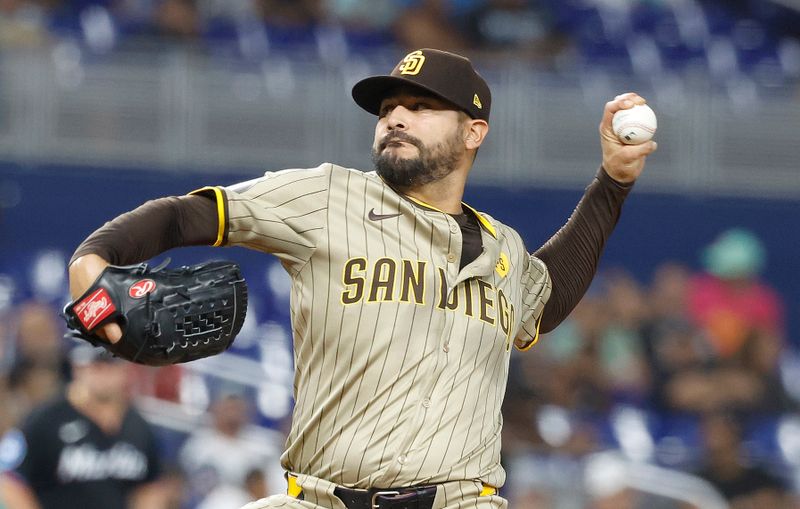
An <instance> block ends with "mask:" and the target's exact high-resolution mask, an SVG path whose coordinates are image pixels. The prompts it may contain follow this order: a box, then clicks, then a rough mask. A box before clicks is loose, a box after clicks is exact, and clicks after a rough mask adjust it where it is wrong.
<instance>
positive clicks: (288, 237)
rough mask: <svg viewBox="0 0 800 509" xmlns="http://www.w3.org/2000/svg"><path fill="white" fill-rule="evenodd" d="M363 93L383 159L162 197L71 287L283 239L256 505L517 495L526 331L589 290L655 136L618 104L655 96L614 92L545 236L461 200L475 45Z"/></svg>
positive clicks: (480, 106)
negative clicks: (280, 350)
mask: <svg viewBox="0 0 800 509" xmlns="http://www.w3.org/2000/svg"><path fill="white" fill-rule="evenodd" d="M352 95H353V98H354V99H355V102H356V103H357V104H358V105H359V106H360V107H362V108H363V109H365V110H366V111H368V112H369V113H372V114H374V115H375V116H376V119H377V121H376V124H375V136H374V141H373V145H372V159H373V165H374V168H373V171H368V172H364V171H359V170H355V169H350V168H343V167H341V166H337V165H336V164H333V163H323V164H320V165H319V166H318V167H316V168H307V169H288V170H283V171H276V172H267V173H266V174H265V175H264V176H262V177H260V178H256V179H254V180H250V181H247V182H242V183H240V184H236V185H233V186H230V187H206V188H203V189H199V190H196V191H193V192H191V193H189V194H188V195H186V196H180V197H168V198H162V199H159V200H154V201H151V202H148V203H146V204H144V205H142V206H141V207H139V208H137V209H136V210H134V211H132V212H129V213H126V214H123V215H121V216H119V217H117V218H116V219H114V220H112V221H110V222H108V223H106V224H105V225H104V226H103V227H101V228H100V229H98V230H97V231H95V232H94V233H93V234H92V235H91V236H89V237H88V238H87V239H86V240H85V241H84V242H83V243H82V244H81V245H80V246H79V247H78V249H77V251H76V252H75V255H74V257H73V260H72V262H71V264H70V283H71V292H72V294H73V298H75V299H78V298H79V297H80V296H81V295H83V294H84V293H85V292H86V290H87V289H88V288H90V287H91V286H92V285H93V284H94V282H95V280H97V279H98V276H99V275H100V274H101V273H102V272H103V270H104V269H105V268H106V267H107V266H108V265H109V264H110V265H114V266H119V265H127V264H134V263H139V262H141V261H143V260H147V259H149V258H151V257H153V256H155V255H157V254H159V253H161V252H163V251H166V250H167V249H170V248H173V247H178V246H189V245H213V246H243V247H247V248H250V249H255V250H259V251H263V252H265V253H272V254H274V255H275V256H277V257H278V258H279V259H280V260H281V262H282V264H283V266H284V267H285V268H286V271H287V272H288V273H289V274H290V275H291V278H292V299H291V315H292V326H293V335H294V355H295V362H296V373H295V379H294V397H295V401H296V405H295V408H294V415H293V421H292V427H291V431H290V433H289V436H288V439H287V442H286V450H285V452H284V454H283V456H282V458H281V461H282V464H283V467H284V468H285V470H286V472H287V479H288V486H289V489H288V493H285V494H277V495H273V496H271V497H268V498H266V499H262V500H258V501H254V502H252V503H250V504H248V505H247V506H246V508H247V509H259V508H273V507H283V508H291V509H301V508H302V509H322V508H324V509H373V508H381V509H387V508H395V509H402V508H406V509H411V508H415V509H423V508H424V509H434V508H435V509H455V508H465V507H474V508H485V509H489V508H505V507H507V502H506V501H505V499H503V497H502V494H501V487H502V486H503V483H504V480H505V472H504V470H503V467H502V466H501V462H500V433H501V428H502V424H503V420H502V416H501V413H500V407H501V404H502V401H503V395H504V392H505V388H506V380H507V374H508V366H509V357H510V355H511V351H512V348H517V349H520V350H526V349H528V348H530V347H531V346H532V345H533V344H534V343H535V342H536V340H537V338H538V335H539V334H540V333H542V332H547V331H550V330H552V329H553V328H555V327H556V326H557V325H558V324H559V323H560V322H561V321H562V320H563V319H564V318H565V317H566V316H567V315H568V314H569V312H570V311H571V310H572V309H573V307H574V306H575V305H576V304H577V302H578V301H579V300H580V298H581V297H582V295H583V294H584V292H585V290H586V289H587V288H588V286H589V283H590V281H591V279H592V277H593V276H594V273H595V270H596V267H597V264H598V260H599V258H600V255H601V252H602V250H603V247H604V245H605V242H606V240H607V239H608V237H609V235H610V234H611V232H612V230H613V228H614V226H615V224H616V222H617V219H618V218H619V215H620V211H621V207H622V204H623V201H624V200H625V197H626V196H627V194H628V192H629V191H630V189H631V186H632V184H633V182H634V181H635V180H636V179H637V178H638V177H639V175H640V173H641V172H642V169H643V167H644V164H645V158H646V156H648V155H649V154H651V153H653V152H654V151H655V149H656V144H655V142H652V141H651V142H646V143H643V144H641V145H630V146H629V145H623V144H622V143H620V141H619V140H618V139H617V138H616V136H615V135H614V133H613V131H612V128H611V118H612V116H613V114H614V113H615V112H617V111H619V110H621V109H627V108H631V107H632V106H634V105H635V104H644V103H645V101H644V99H643V98H641V97H639V96H638V95H636V94H634V93H627V94H623V95H620V96H618V97H616V98H615V99H613V100H611V101H609V102H608V103H607V104H606V105H605V110H604V112H603V117H602V120H601V122H600V143H601V147H602V165H601V167H600V169H599V170H598V172H597V174H596V176H595V178H594V179H593V181H592V182H591V183H590V184H589V185H588V187H587V188H586V192H585V194H584V196H583V198H582V200H581V201H580V203H579V204H578V206H577V208H576V209H575V211H574V213H573V214H572V216H571V217H570V218H569V220H568V222H567V223H566V225H564V227H563V228H561V229H560V230H559V231H558V232H557V233H556V234H555V235H554V236H553V237H552V238H551V239H550V240H549V241H548V242H547V243H546V244H545V245H544V246H542V247H541V248H539V249H538V250H536V251H535V252H533V253H531V252H529V251H528V249H527V248H526V246H525V244H524V242H523V240H522V239H521V238H520V236H519V234H518V233H517V232H516V231H514V230H513V229H511V228H509V227H508V226H506V225H504V224H503V223H501V222H500V221H498V220H497V219H495V218H494V217H492V216H491V215H489V214H487V213H485V212H482V211H477V210H474V209H473V208H471V207H470V206H469V205H467V204H466V203H463V202H462V196H463V193H464V187H465V184H466V182H467V178H468V175H469V172H470V169H471V168H472V165H473V162H474V161H475V157H476V154H477V152H478V149H479V148H480V146H481V144H482V143H483V141H484V140H485V139H486V136H487V135H488V134H489V125H490V124H489V113H490V110H491V104H492V97H491V92H490V90H489V87H488V86H487V84H486V82H485V81H484V79H483V78H482V77H481V76H480V75H479V74H478V73H477V72H476V71H475V69H474V68H473V66H472V63H471V62H470V61H469V60H468V59H466V58H464V57H462V56H459V55H455V54H452V53H448V52H444V51H439V50H434V49H421V50H418V51H414V52H412V53H409V54H408V55H406V56H405V57H404V58H403V59H402V60H401V61H400V62H399V63H398V64H397V65H396V66H395V67H394V69H393V70H392V71H391V73H390V74H388V75H383V76H372V77H368V78H366V79H363V80H361V81H360V82H358V83H356V85H355V86H354V88H353V91H352ZM95 333H96V334H97V336H98V337H101V338H103V341H105V342H107V343H108V344H116V343H117V342H119V341H124V340H125V339H124V336H125V334H126V331H125V327H124V323H122V324H119V323H116V322H115V321H113V320H112V321H110V322H105V323H102V324H100V326H98V327H97V329H96V330H95ZM190 357H191V356H190Z"/></svg>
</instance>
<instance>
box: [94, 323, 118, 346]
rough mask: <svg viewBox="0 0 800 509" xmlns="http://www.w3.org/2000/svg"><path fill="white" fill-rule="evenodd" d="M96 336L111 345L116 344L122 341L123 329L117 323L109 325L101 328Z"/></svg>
mask: <svg viewBox="0 0 800 509" xmlns="http://www.w3.org/2000/svg"><path fill="white" fill-rule="evenodd" d="M96 334H97V335H98V336H100V337H101V338H103V339H105V340H107V341H109V342H110V343H116V342H117V341H119V340H120V339H122V329H121V328H120V326H119V325H117V324H116V323H108V324H106V325H104V326H102V327H100V328H99V329H98V330H97V331H96Z"/></svg>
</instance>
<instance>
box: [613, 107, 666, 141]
mask: <svg viewBox="0 0 800 509" xmlns="http://www.w3.org/2000/svg"><path fill="white" fill-rule="evenodd" d="M611 127H612V129H614V134H616V135H617V138H619V141H621V142H622V143H625V144H626V145H638V144H640V143H644V142H646V141H648V140H651V139H652V138H653V135H654V134H656V129H657V128H658V122H657V121H656V114H655V112H654V111H653V109H652V108H650V106H648V105H646V104H637V105H635V106H634V107H632V108H628V109H627V110H619V111H618V112H616V113H615V114H614V117H613V118H612V119H611Z"/></svg>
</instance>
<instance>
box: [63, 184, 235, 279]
mask: <svg viewBox="0 0 800 509" xmlns="http://www.w3.org/2000/svg"><path fill="white" fill-rule="evenodd" d="M218 225H219V216H218V212H217V205H216V203H215V201H214V200H213V199H209V198H206V197H205V196H202V195H192V196H180V197H176V196H170V197H166V198H159V199H157V200H151V201H148V202H147V203H145V204H143V205H141V206H140V207H138V208H136V209H134V210H132V211H130V212H126V213H124V214H122V215H120V216H118V217H116V218H115V219H113V220H112V221H109V222H107V223H106V224H105V225H103V226H101V227H100V228H98V229H97V230H95V232H94V233H92V234H91V235H89V237H87V238H86V240H84V241H83V242H82V243H81V244H80V245H79V246H78V248H77V249H76V250H75V253H74V254H73V255H72V259H71V260H70V263H72V262H73V261H74V260H75V259H77V258H79V257H81V256H83V255H86V254H89V253H93V254H97V255H99V256H100V257H102V258H103V259H105V260H106V261H108V262H109V263H110V264H112V265H131V264H134V263H139V262H143V261H145V260H149V259H150V258H152V257H154V256H156V255H159V254H161V253H163V252H164V251H167V250H169V249H172V248H174V247H181V246H201V245H213V244H214V243H215V242H216V240H217V234H218Z"/></svg>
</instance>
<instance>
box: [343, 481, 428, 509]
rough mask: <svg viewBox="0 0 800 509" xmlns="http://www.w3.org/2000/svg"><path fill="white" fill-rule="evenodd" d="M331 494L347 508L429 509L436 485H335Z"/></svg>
mask: <svg viewBox="0 0 800 509" xmlns="http://www.w3.org/2000/svg"><path fill="white" fill-rule="evenodd" d="M333 494H334V495H336V498H338V499H339V500H341V501H342V502H343V503H344V505H346V506H347V509H431V508H432V507H433V500H434V499H435V498H436V486H416V487H409V488H396V489H395V488H390V489H380V488H372V489H369V490H354V489H350V488H345V487H343V486H337V487H336V489H334V490H333Z"/></svg>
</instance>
